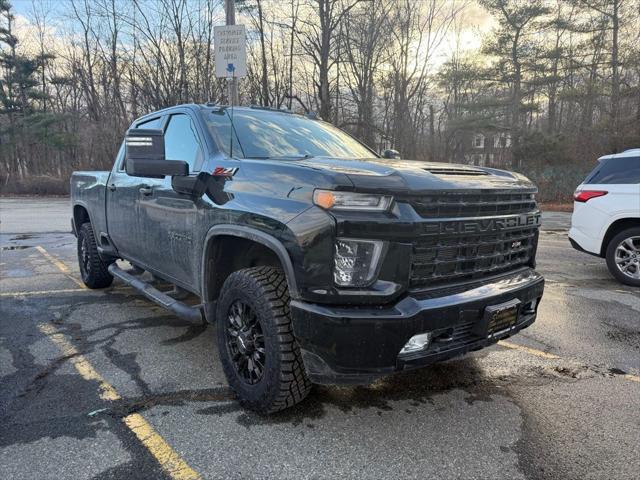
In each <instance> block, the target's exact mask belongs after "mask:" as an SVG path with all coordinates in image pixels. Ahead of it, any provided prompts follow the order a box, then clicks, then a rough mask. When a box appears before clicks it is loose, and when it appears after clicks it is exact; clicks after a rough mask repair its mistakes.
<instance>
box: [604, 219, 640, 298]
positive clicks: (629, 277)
mask: <svg viewBox="0 0 640 480" xmlns="http://www.w3.org/2000/svg"><path fill="white" fill-rule="evenodd" d="M607 267H609V272H611V275H613V276H614V277H615V278H616V279H618V280H619V281H620V282H622V283H624V284H626V285H631V286H634V287H640V227H632V228H628V229H626V230H623V231H622V232H620V233H618V234H617V235H616V236H615V237H613V238H612V239H611V241H610V242H609V245H608V246H607Z"/></svg>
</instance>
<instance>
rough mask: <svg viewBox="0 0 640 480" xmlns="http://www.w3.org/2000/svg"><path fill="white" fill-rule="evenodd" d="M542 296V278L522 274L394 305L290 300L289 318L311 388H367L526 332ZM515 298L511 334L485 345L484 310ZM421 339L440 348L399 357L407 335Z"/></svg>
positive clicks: (527, 272)
mask: <svg viewBox="0 0 640 480" xmlns="http://www.w3.org/2000/svg"><path fill="white" fill-rule="evenodd" d="M543 289H544V279H543V277H542V276H541V275H540V274H538V273H537V272H535V271H534V270H532V269H530V268H526V269H523V270H520V271H518V272H514V273H512V274H510V275H505V276H502V277H499V278H497V279H495V280H494V281H492V282H490V283H484V284H481V285H479V286H477V287H475V288H471V289H468V290H464V291H454V292H446V291H444V292H443V293H441V294H440V295H442V296H437V297H436V296H431V297H426V295H424V294H422V295H420V294H416V295H415V296H411V295H410V296H407V297H405V298H403V299H402V300H400V301H399V302H398V303H396V304H395V305H392V306H384V307H375V306H363V307H359V306H358V307H356V306H353V307H345V306H339V307H336V306H326V305H318V304H311V303H305V302H300V301H297V300H294V301H292V302H291V313H292V317H293V327H294V332H295V335H296V338H297V340H298V343H299V345H300V348H301V350H302V357H303V360H304V364H305V368H306V370H307V372H308V374H309V376H310V378H311V380H312V381H313V382H315V383H323V384H345V383H346V384H366V383H371V382H372V381H374V380H375V379H376V378H378V377H381V376H384V375H388V374H390V373H393V372H397V371H401V370H406V369H411V368H417V367H421V366H424V365H428V364H430V363H433V362H437V361H441V360H445V359H447V358H451V357H454V356H457V355H461V354H464V353H467V352H469V351H471V350H478V349H481V348H483V347H486V346H488V345H491V344H493V343H496V342H497V341H498V340H499V339H501V338H505V337H509V336H511V335H513V334H514V333H516V332H518V331H520V330H522V329H523V328H526V327H528V326H529V325H531V324H532V323H533V322H534V321H535V318H536V313H537V307H538V304H539V300H540V298H541V297H542V292H543ZM425 297H426V298H425ZM514 299H518V300H519V301H520V309H519V312H518V319H517V322H516V324H515V325H514V326H513V327H511V328H510V329H508V330H506V331H503V332H500V333H498V334H496V335H494V336H492V337H491V338H487V337H486V336H479V335H477V334H476V333H475V331H474V330H475V329H476V328H477V326H478V324H479V322H481V321H482V319H483V315H484V310H485V307H487V306H491V305H499V304H502V303H504V302H508V301H510V300H514ZM534 301H535V304H534V305H532V302H534ZM424 332H434V336H436V337H440V338H441V339H442V340H444V341H442V340H441V341H433V342H432V343H431V345H430V346H429V348H427V349H426V350H423V351H420V352H414V353H411V354H404V355H400V350H401V349H402V347H403V346H404V345H405V344H406V343H407V341H408V340H409V339H410V338H411V337H412V336H414V335H417V334H420V333H424Z"/></svg>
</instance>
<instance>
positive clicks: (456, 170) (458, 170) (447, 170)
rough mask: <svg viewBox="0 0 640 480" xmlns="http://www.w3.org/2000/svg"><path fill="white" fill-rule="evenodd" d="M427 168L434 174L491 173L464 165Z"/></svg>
mask: <svg viewBox="0 0 640 480" xmlns="http://www.w3.org/2000/svg"><path fill="white" fill-rule="evenodd" d="M425 170H426V171H427V172H429V173H432V174H434V175H471V176H476V175H489V174H488V173H487V172H485V171H484V170H478V169H475V168H464V167H430V168H425Z"/></svg>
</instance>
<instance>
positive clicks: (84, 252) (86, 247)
mask: <svg viewBox="0 0 640 480" xmlns="http://www.w3.org/2000/svg"><path fill="white" fill-rule="evenodd" d="M78 263H79V264H80V276H81V277H82V281H83V282H84V284H85V285H86V286H87V287H89V288H105V287H108V286H109V285H111V282H113V276H112V275H111V274H110V273H109V270H107V268H108V267H109V263H108V262H105V261H104V260H103V259H102V258H100V254H99V253H98V245H97V243H96V237H95V235H94V234H93V227H92V226H91V224H90V223H89V222H87V223H83V224H82V226H81V227H80V229H79V230H78Z"/></svg>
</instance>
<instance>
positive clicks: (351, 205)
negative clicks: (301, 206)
mask: <svg viewBox="0 0 640 480" xmlns="http://www.w3.org/2000/svg"><path fill="white" fill-rule="evenodd" d="M391 200H392V197H390V196H389V195H376V194H370V193H354V192H334V191H332V190H315V191H314V192H313V203H315V204H316V205H318V206H319V207H322V208H325V209H327V210H329V209H331V210H357V211H365V212H383V211H385V210H387V209H388V208H389V205H391Z"/></svg>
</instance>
